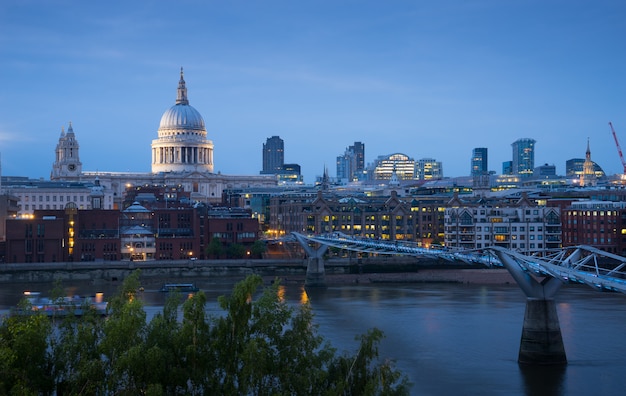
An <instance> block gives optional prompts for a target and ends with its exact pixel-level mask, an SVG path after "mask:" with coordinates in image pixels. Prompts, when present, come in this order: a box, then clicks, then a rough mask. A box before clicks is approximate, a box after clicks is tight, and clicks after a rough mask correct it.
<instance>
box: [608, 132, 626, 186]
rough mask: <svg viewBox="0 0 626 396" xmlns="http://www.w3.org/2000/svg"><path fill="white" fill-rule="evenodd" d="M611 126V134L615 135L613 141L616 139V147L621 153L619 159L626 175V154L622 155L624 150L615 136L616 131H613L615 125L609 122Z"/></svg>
mask: <svg viewBox="0 0 626 396" xmlns="http://www.w3.org/2000/svg"><path fill="white" fill-rule="evenodd" d="M609 126H610V127H611V132H612V133H613V139H615V145H616V146H617V152H618V153H619V159H620V160H621V161H622V166H623V167H624V173H623V174H624V175H626V161H624V154H622V148H621V147H620V146H619V141H618V140H617V135H616V134H615V129H613V124H611V122H610V121H609Z"/></svg>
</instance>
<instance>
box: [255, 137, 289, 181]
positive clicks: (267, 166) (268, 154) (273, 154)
mask: <svg viewBox="0 0 626 396" xmlns="http://www.w3.org/2000/svg"><path fill="white" fill-rule="evenodd" d="M284 164H285V142H284V141H283V139H281V138H280V137H278V136H272V137H271V138H267V141H266V143H265V144H263V170H262V171H261V174H262V175H271V174H277V173H280V171H281V170H282V168H283V165H284Z"/></svg>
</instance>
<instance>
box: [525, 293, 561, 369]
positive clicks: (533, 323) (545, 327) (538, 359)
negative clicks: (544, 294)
mask: <svg viewBox="0 0 626 396" xmlns="http://www.w3.org/2000/svg"><path fill="white" fill-rule="evenodd" d="M517 361H518V363H521V364H543V365H556V364H567V357H566V356H565V345H564V344H563V337H562V336H561V326H560V325H559V316H558V314H557V312H556V303H555V302H554V300H553V299H539V298H528V299H527V300H526V313H525V314H524V325H523V327H522V338H521V341H520V347H519V356H518V360H517Z"/></svg>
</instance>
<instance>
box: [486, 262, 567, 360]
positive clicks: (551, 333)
mask: <svg viewBox="0 0 626 396" xmlns="http://www.w3.org/2000/svg"><path fill="white" fill-rule="evenodd" d="M495 253H496V255H497V256H498V258H499V259H500V262H502V265H504V267H505V268H506V269H507V270H508V271H509V273H510V274H511V276H513V279H515V281H516V282H517V284H518V286H519V287H520V288H521V289H522V290H523V291H524V293H525V294H526V297H527V300H526V313H525V314H524V325H523V327H522V338H521V341H520V348H519V355H518V359H517V361H518V363H520V364H534V365H559V364H567V357H566V355H565V345H564V344H563V337H562V336H561V326H560V325H559V316H558V313H557V311H556V303H555V302H554V299H553V297H554V295H555V294H556V292H557V291H558V290H559V289H560V288H561V285H562V284H563V283H562V282H561V280H560V279H558V278H552V277H546V278H544V279H543V280H542V281H539V280H537V279H535V278H533V277H532V276H531V275H530V274H529V273H528V272H527V271H524V270H523V269H522V267H521V266H520V265H519V264H518V263H517V262H516V261H515V258H514V256H511V255H509V254H507V253H505V252H504V251H503V250H495Z"/></svg>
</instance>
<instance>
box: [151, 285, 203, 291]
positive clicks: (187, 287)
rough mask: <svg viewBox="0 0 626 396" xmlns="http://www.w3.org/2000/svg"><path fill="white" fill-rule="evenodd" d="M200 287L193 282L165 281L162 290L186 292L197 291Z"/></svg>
mask: <svg viewBox="0 0 626 396" xmlns="http://www.w3.org/2000/svg"><path fill="white" fill-rule="evenodd" d="M198 290H200V289H198V287H196V285H194V284H193V283H165V284H164V285H163V287H161V289H160V291H162V292H166V293H167V292H185V293H194V292H197V291H198Z"/></svg>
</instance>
